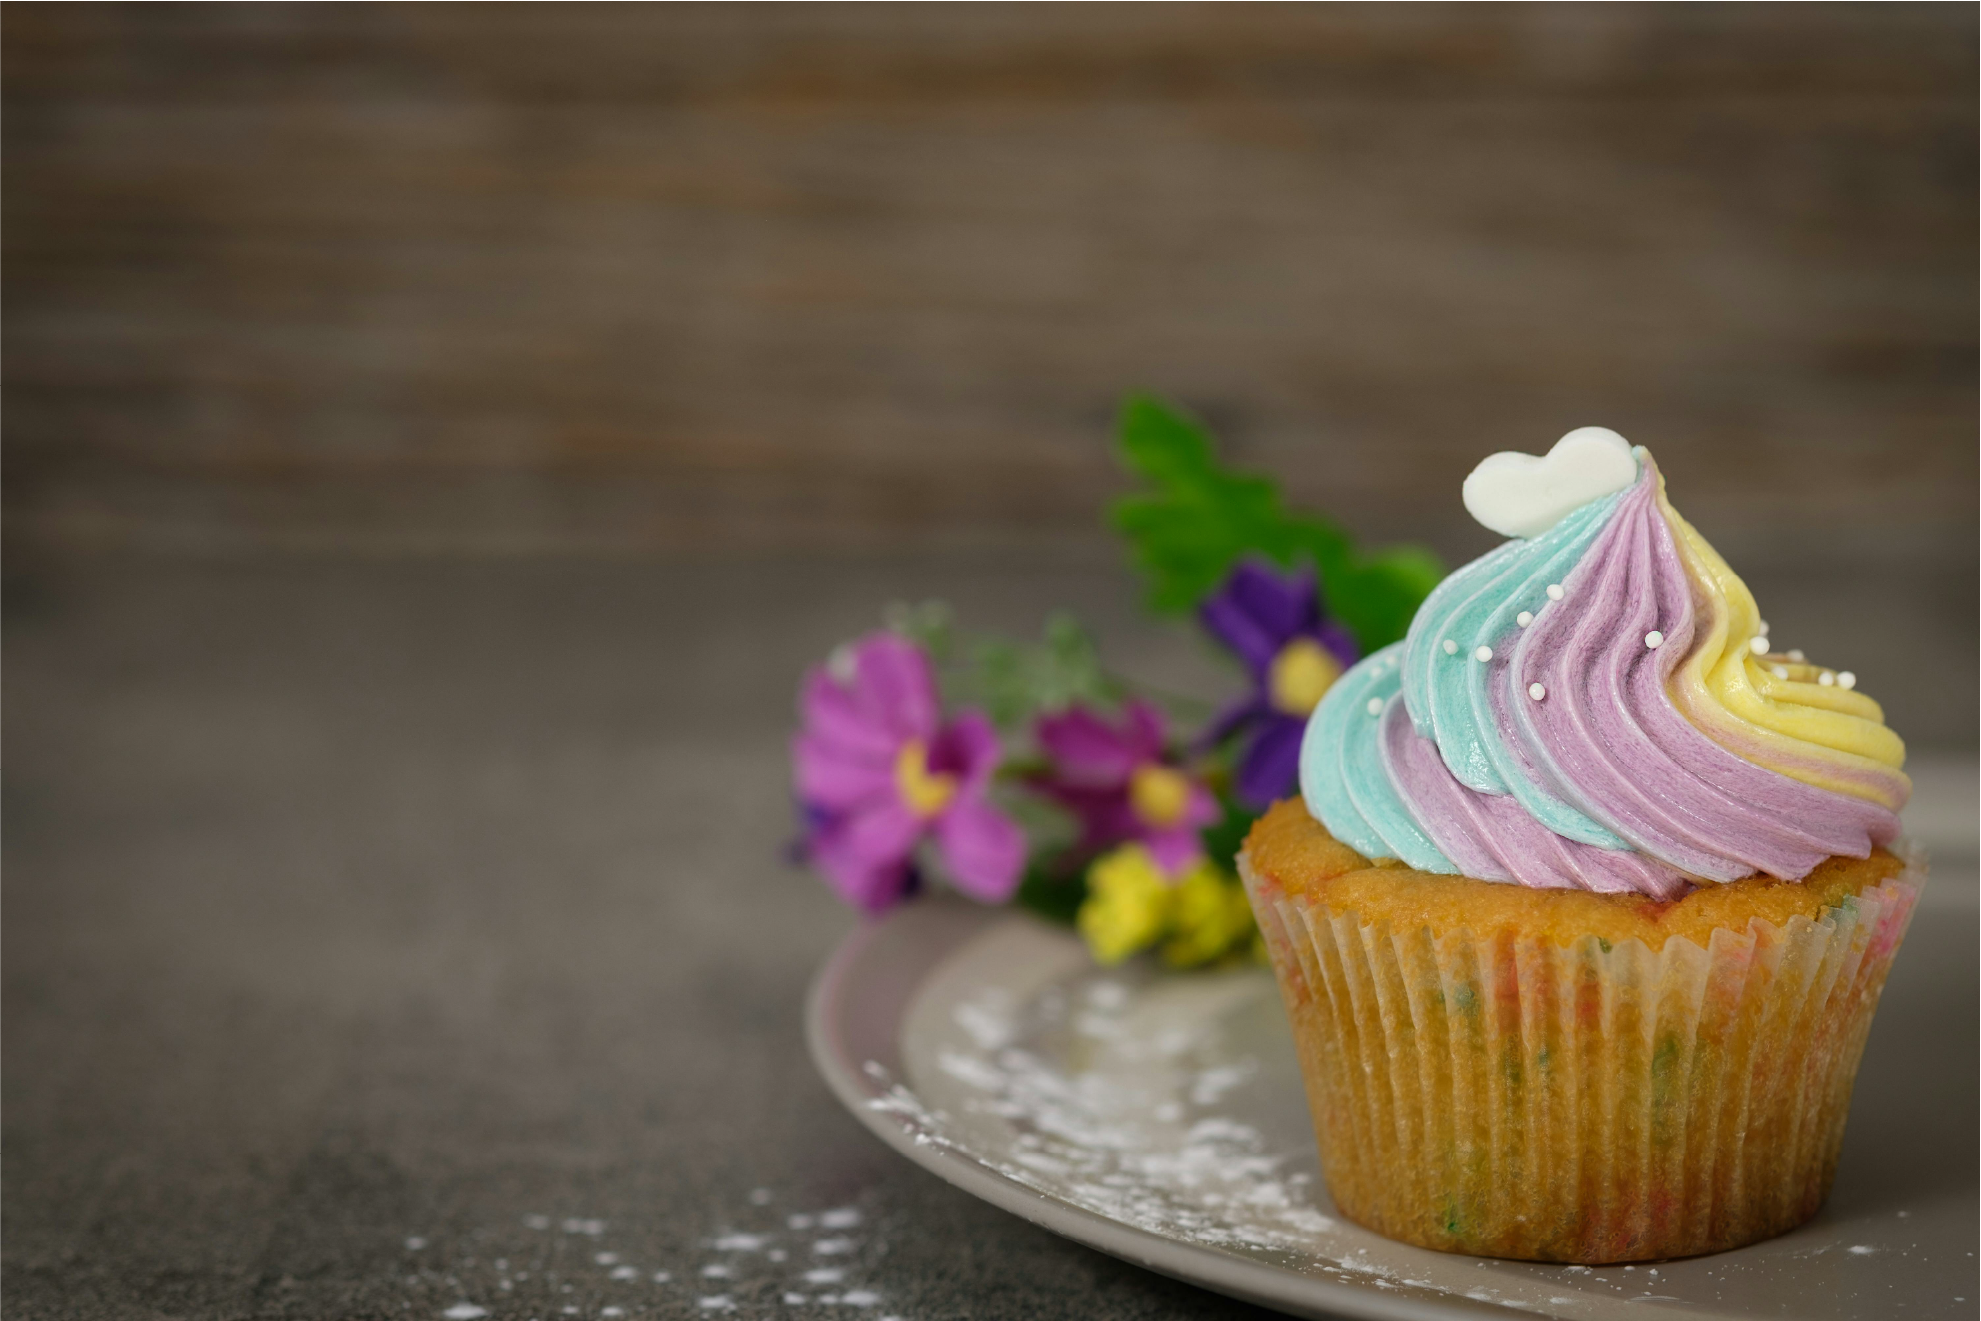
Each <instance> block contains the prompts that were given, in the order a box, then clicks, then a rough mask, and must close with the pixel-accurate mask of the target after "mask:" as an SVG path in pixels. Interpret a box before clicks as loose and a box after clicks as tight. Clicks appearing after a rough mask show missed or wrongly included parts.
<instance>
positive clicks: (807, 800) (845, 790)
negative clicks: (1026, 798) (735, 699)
mask: <svg viewBox="0 0 1981 1321" xmlns="http://www.w3.org/2000/svg"><path fill="white" fill-rule="evenodd" d="M800 707H801V711H802V715H803V720H804V725H803V728H802V730H801V731H800V732H799V734H798V735H797V736H796V737H795V738H794V739H793V740H792V743H791V759H792V764H793V769H794V772H795V775H796V780H797V789H798V798H799V800H800V803H801V805H802V808H803V812H804V816H805V819H806V823H807V829H808V834H807V836H806V838H805V840H804V842H803V845H802V849H803V853H804V856H805V857H806V858H807V859H808V860H809V861H810V862H812V863H813V864H815V865H816V866H817V867H818V868H819V869H820V870H821V871H823V872H824V873H825V875H826V877H827V879H829V880H830V881H831V882H832V885H833V888H834V889H836V890H838V891H839V893H840V894H841V895H843V896H844V897H845V898H846V899H848V900H850V901H852V902H853V903H856V904H858V905H860V906H861V907H862V908H865V909H867V910H868V911H870V912H877V911H879V910H880V909H883V908H886V907H887V906H888V905H890V904H893V903H896V902H898V901H899V900H900V899H902V898H904V897H905V896H906V895H907V894H908V892H909V891H910V890H911V889H912V888H913V885H914V882H915V869H914V866H913V858H914V853H915V849H916V846H917V845H918V844H920V843H921V841H922V840H923V838H924V837H928V836H933V837H934V840H935V847H936V853H937V856H938V857H939V859H940V860H941V862H942V864H943V868H944V871H945V872H946V873H947V875H948V876H949V878H950V879H951V880H952V881H954V882H955V884H956V887H957V888H958V889H960V890H962V891H963V892H964V893H966V894H968V895H970V896H972V897H973V898H977V899H981V900H983V901H985V902H987V903H1001V902H1003V901H1004V900H1006V899H1008V898H1010V897H1011V893H1012V891H1013V890H1015V889H1016V888H1017V886H1018V879H1019V877H1020V876H1021V875H1022V874H1023V872H1024V869H1025V836H1024V834H1023V832H1022V831H1020V830H1019V828H1018V826H1017V825H1016V824H1015V823H1014V822H1013V821H1012V820H1011V819H1010V818H1009V817H1007V816H1005V815H1004V813H1002V812H1000V811H999V810H998V809H997V808H996V807H994V806H992V805H991V803H990V801H989V798H988V796H987V794H988V790H989V788H990V782H991V776H992V774H993V773H994V772H995V771H996V769H997V763H998V745H997V734H996V731H995V730H993V729H992V727H991V723H990V721H989V720H988V719H987V718H986V717H985V716H984V715H983V714H982V713H981V712H977V711H962V712H958V713H957V715H956V717H955V718H954V719H952V720H950V721H949V722H948V723H946V724H945V723H944V722H943V720H942V710H941V702H940V699H939V698H938V696H937V694H936V685H935V676H934V673H933V672H932V671H931V669H930V666H929V660H928V657H927V656H926V655H925V654H923V652H922V650H921V649H920V648H919V647H916V646H915V645H914V644H913V643H910V642H908V641H906V640H904V639H902V638H900V637H897V636H895V635H893V634H891V633H877V634H874V635H872V636H870V637H867V638H865V639H862V640H861V641H860V642H858V643H857V644H854V645H853V646H852V647H850V648H848V649H846V650H844V651H842V652H840V653H837V654H836V655H835V657H834V660H833V662H832V663H831V664H830V665H828V666H825V667H822V668H819V669H815V670H813V671H812V672H811V673H810V674H808V675H806V676H805V686H804V692H803V697H802V700H801V703H800Z"/></svg>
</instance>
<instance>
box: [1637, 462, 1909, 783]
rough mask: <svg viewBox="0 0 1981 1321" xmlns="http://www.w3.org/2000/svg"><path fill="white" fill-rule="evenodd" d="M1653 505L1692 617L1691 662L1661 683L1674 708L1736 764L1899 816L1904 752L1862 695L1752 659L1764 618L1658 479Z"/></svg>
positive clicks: (1811, 669)
mask: <svg viewBox="0 0 1981 1321" xmlns="http://www.w3.org/2000/svg"><path fill="white" fill-rule="evenodd" d="M1658 503H1659V506H1660V508H1661V509H1662V511H1663V513H1664V516H1665V518H1666V519H1667V520H1668V521H1669V523H1670V525H1671V527H1672V528H1673V529H1674V530H1675V531H1676V532H1677V534H1678V536H1677V545H1678V551H1679V558H1680V560H1681V561H1682V562H1683V564H1684V567H1685V573H1686V576H1687V578H1688V579H1690V581H1691V583H1692V587H1693V604H1694V608H1695V609H1694V613H1695V617H1696V626H1695V632H1694V635H1693V642H1692V648H1691V651H1690V654H1688V655H1687V656H1686V658H1685V659H1684V661H1683V662H1682V663H1680V665H1679V666H1678V668H1677V669H1676V670H1674V671H1673V672H1672V675H1671V678H1670V680H1669V681H1668V691H1669V692H1670V694H1671V699H1672V703H1673V704H1674V705H1675V706H1677V707H1678V709H1679V711H1680V712H1681V713H1683V714H1684V716H1685V718H1686V719H1687V720H1688V721H1690V722H1691V723H1692V725H1693V726H1694V727H1695V728H1697V729H1698V730H1699V731H1700V732H1701V733H1702V734H1704V735H1706V737H1708V738H1710V739H1712V740H1713V741H1714V742H1715V743H1718V744H1719V745H1720V746H1721V747H1723V748H1726V749H1727V750H1728V751H1729V752H1732V753H1733V754H1734V755H1735V756H1738V757H1742V758H1745V759H1746V760H1748V761H1751V762H1755V763H1757V764H1759V765H1762V766H1766V767H1768V768H1769V769H1770V770H1773V771H1776V772H1778V773H1779V774H1782V775H1786V776H1789V777H1790V778H1792V779H1796V780H1800V781H1802V782H1803V783H1805V784H1811V785H1815V786H1816V787H1817V788H1820V789H1829V790H1833V791H1835V792H1837V793H1844V794H1850V795H1852V796H1854V797H1857V798H1863V799H1867V800H1869V801H1871V802H1874V803H1879V804H1882V805H1883V806H1885V807H1888V808H1890V809H1892V810H1893V811H1897V810H1898V809H1899V808H1900V807H1903V806H1904V805H1905V800H1906V799H1907V798H1908V797H1909V796H1910V795H1911V793H1912V781H1911V780H1909V779H1907V778H1906V776H1905V774H1904V772H1903V771H1901V770H1900V769H1899V768H1900V767H1902V766H1903V765H1904V764H1905V743H1904V742H1903V741H1902V740H1901V739H1900V738H1899V736H1898V735H1896V734H1894V733H1892V731H1891V730H1889V729H1887V728H1886V727H1885V723H1884V722H1885V715H1884V711H1883V710H1882V709H1881V708H1880V707H1879V706H1878V704H1877V703H1876V702H1874V701H1873V700H1871V698H1869V697H1867V696H1865V695H1864V694H1863V693H1860V692H1857V691H1855V690H1853V689H1847V688H1844V687H1841V686H1839V685H1837V684H1835V683H1832V684H1829V685H1824V684H1822V683H1821V682H1819V680H1820V676H1821V675H1822V674H1823V673H1825V671H1824V670H1823V669H1822V667H1820V666H1816V665H1810V664H1807V663H1803V662H1795V661H1789V660H1787V659H1786V658H1785V657H1779V656H1767V657H1762V656H1757V655H1755V653H1754V650H1753V646H1752V640H1753V639H1754V638H1757V637H1760V636H1761V614H1760V611H1759V609H1757V608H1756V606H1755V604H1754V595H1753V593H1751V592H1749V591H1748V590H1747V584H1746V583H1744V582H1742V581H1741V580H1740V577H1739V575H1738V574H1736V573H1734V571H1733V570H1732V569H1731V568H1729V567H1728V566H1727V562H1726V561H1725V560H1723V559H1721V558H1720V555H1719V552H1718V551H1716V550H1714V549H1713V548H1712V546H1711V545H1710V544H1708V542H1707V541H1706V539H1705V538H1704V537H1702V536H1700V535H1699V533H1698V531H1697V530H1696V529H1695V528H1693V526H1692V525H1691V524H1690V523H1687V522H1686V521H1685V519H1684V518H1683V517H1682V516H1681V515H1680V514H1679V512H1678V511H1677V510H1676V509H1674V508H1672V506H1671V502H1670V501H1669V500H1667V499H1666V498H1665V493H1664V481H1663V479H1662V478H1660V479H1659V483H1658ZM1777 666H1779V667H1781V668H1782V669H1783V670H1784V671H1786V673H1787V677H1786V678H1782V677H1778V676H1777V675H1776V674H1775V673H1774V668H1775V667H1777Z"/></svg>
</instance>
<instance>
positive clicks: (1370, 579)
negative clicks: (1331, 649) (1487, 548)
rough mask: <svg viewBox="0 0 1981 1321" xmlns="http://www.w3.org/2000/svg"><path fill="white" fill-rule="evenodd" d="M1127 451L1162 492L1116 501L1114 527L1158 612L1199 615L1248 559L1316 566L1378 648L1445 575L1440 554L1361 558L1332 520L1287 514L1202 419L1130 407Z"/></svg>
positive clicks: (1339, 614) (1333, 606)
mask: <svg viewBox="0 0 1981 1321" xmlns="http://www.w3.org/2000/svg"><path fill="white" fill-rule="evenodd" d="M1119 449H1120V453H1121V458H1122V461H1123V462H1124V463H1125V464H1126V465H1127V466H1128V467H1129V468H1130V469H1131V470H1132V471H1134V472H1136V473H1138V474H1139V475H1141V476H1142V477H1144V478H1146V479H1147V480H1148V481H1149V483H1150V484H1151V485H1152V486H1153V487H1154V488H1155V489H1154V490H1152V491H1142V492H1137V493H1135V494H1132V495H1127V496H1123V497H1122V498H1121V499H1119V500H1117V501H1116V502H1115V504H1114V506H1113V508H1112V509H1111V510H1110V511H1109V521H1110V522H1111V523H1112V524H1113V525H1114V527H1115V529H1116V530H1117V531H1119V532H1120V533H1121V534H1122V536H1123V537H1125V538H1126V539H1127V541H1128V544H1129V548H1130V553H1131V554H1132V555H1133V557H1134V559H1135V562H1136V564H1137V566H1138V567H1139V568H1140V569H1141V570H1142V573H1143V574H1144V575H1145V576H1146V577H1147V579H1148V583H1149V605H1150V608H1151V609H1154V610H1156V611H1159V612H1163V613H1180V612H1182V611H1186V610H1191V609H1194V608H1195V607H1196V605H1197V604H1198V603H1199V602H1201V601H1202V600H1203V599H1204V598H1205V597H1207V596H1209V595H1211V594H1212V593H1213V592H1215V591H1216V590H1217V589H1218V587H1219V586H1220V585H1221V584H1222V583H1223V582H1224V580H1225V577H1226V576H1227V575H1228V574H1229V573H1230V572H1231V568H1232V566H1233V565H1234V564H1236V563H1237V562H1238V561H1239V560H1241V559H1243V558H1244V557H1246V556H1248V555H1257V556H1262V557H1264V558H1265V559H1268V560H1271V561H1273V562H1274V563H1276V564H1279V565H1280V566H1281V567H1283V568H1289V569H1291V568H1297V567H1299V566H1301V565H1303V564H1311V565H1313V566H1314V568H1315V570H1316V571H1317V572H1318V573H1319V575H1320V579H1321V589H1322V594H1323V595H1324V596H1325V598H1326V601H1327V608H1328V611H1329V613H1331V614H1332V615H1334V616H1335V617H1336V618H1338V619H1340V620H1341V621H1342V622H1343V623H1344V624H1346V625H1347V626H1348V628H1349V629H1350V630H1351V631H1352V632H1353V633H1354V634H1355V636H1356V639H1357V641H1359V642H1360V643H1361V644H1362V647H1363V649H1364V650H1365V651H1373V650H1375V649H1376V648H1378V647H1383V646H1387V645H1388V644H1389V643H1391V642H1394V641H1396V640H1397V639H1398V638H1401V637H1402V636H1403V634H1404V632H1405V630H1406V629H1407V628H1408V627H1409V624H1410V618H1411V616H1412V615H1414V614H1415V613H1416V612H1417V606H1418V605H1419V604H1420V603H1421V602H1422V601H1423V599H1424V597H1425V596H1426V595H1427V594H1428V593H1429V592H1430V589H1431V587H1432V586H1433V585H1434V584H1436V582H1437V581H1438V579H1439V578H1441V577H1443V576H1444V568H1443V566H1442V565H1441V564H1440V563H1439V562H1438V559H1437V557H1436V556H1434V555H1432V554H1431V552H1429V551H1428V550H1424V549H1422V548H1419V547H1413V546H1399V547H1392V548H1390V549H1388V550H1384V551H1381V552H1378V553H1376V554H1374V555H1369V556H1363V555H1358V554H1357V553H1356V551H1355V549H1354V545H1353V543H1352V542H1351V540H1350V538H1349V536H1348V534H1347V533H1346V532H1344V531H1343V530H1342V529H1341V528H1339V527H1337V526H1336V525H1335V524H1333V523H1332V522H1330V521H1328V520H1327V519H1325V518H1322V517H1320V516H1318V515H1314V514H1295V513H1291V512H1289V511H1288V510H1287V509H1286V508H1285V507H1284V506H1283V504H1282V502H1281V499H1280V494H1279V487H1278V486H1277V485H1276V484H1275V483H1274V482H1273V481H1272V480H1271V479H1270V478H1266V477H1260V476H1256V475H1254V474H1251V473H1243V472H1238V471H1235V470H1232V469H1229V468H1226V467H1224V466H1223V465H1222V464H1221V463H1219V462H1218V459H1217V454H1216V451H1215V448H1214V446H1213V445H1212V442H1211V437H1210V433H1209V432H1207V431H1206V430H1205V429H1204V427H1203V425H1202V424H1201V423H1199V422H1198V421H1197V420H1196V419H1194V418H1192V417H1190V416H1188V415H1187V414H1185V413H1182V412H1180V411H1178V410H1177V409H1175V408H1172V407H1170V406H1169V405H1167V404H1164V403H1162V402H1161V401H1160V400H1157V399H1154V398H1151V397H1150V396H1147V395H1131V396H1129V398H1128V399H1127V400H1126V401H1125V402H1124V403H1123V405H1122V409H1121V419H1120V427H1119Z"/></svg>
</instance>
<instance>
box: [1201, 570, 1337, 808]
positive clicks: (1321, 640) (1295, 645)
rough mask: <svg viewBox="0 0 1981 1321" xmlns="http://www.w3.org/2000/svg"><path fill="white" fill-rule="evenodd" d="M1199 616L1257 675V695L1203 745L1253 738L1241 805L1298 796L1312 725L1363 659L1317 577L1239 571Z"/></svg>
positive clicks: (1230, 713) (1239, 778) (1240, 779)
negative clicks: (1303, 743)
mask: <svg viewBox="0 0 1981 1321" xmlns="http://www.w3.org/2000/svg"><path fill="white" fill-rule="evenodd" d="M1197 612H1198V618H1199V619H1201V620H1202V621H1203V625H1204V627H1205V628H1206V629H1208V630H1210V632H1211V633H1212V634H1213V635H1214V636H1216V637H1217V639H1218V640H1219V641H1221V642H1223V643H1224V645H1225V646H1227V647H1229V648H1231V650H1232V651H1233V652H1235V653H1236V654H1237V656H1238V659H1239V660H1241V661H1243V662H1244V663H1245V668H1246V669H1247V670H1249V671H1250V672H1251V675H1252V691H1251V692H1250V693H1249V694H1247V695H1246V696H1245V697H1243V698H1241V699H1240V700H1239V701H1238V702H1237V703H1235V704H1234V705H1232V706H1231V707H1229V708H1228V709H1226V710H1225V712H1224V713H1223V714H1222V715H1220V716H1219V717H1218V718H1217V720H1216V721H1214V722H1213V723H1212V725H1211V727H1210V729H1209V730H1208V731H1206V732H1205V735H1204V739H1203V742H1204V744H1205V746H1209V745H1212V744H1215V743H1218V742H1221V741H1222V740H1224V739H1225V738H1227V737H1229V736H1230V735H1232V734H1235V733H1241V732H1242V733H1244V734H1246V735H1247V736H1248V738H1249V740H1250V741H1249V742H1248V743H1247V744H1246V747H1245V751H1244V752H1243V753H1242V754H1241V755H1240V757H1239V762H1238V773H1237V775H1236V776H1235V777H1233V778H1234V788H1235V789H1236V791H1237V795H1238V798H1239V801H1241V802H1243V803H1245V804H1246V805H1247V806H1248V807H1253V808H1257V809H1258V810H1260V811H1264V810H1265V809H1266V808H1268V807H1271V806H1272V805H1273V803H1275V802H1276V801H1278V800H1279V799H1281V798H1284V797H1285V796H1286V795H1288V794H1290V793H1292V792H1293V790H1294V787H1295V785H1296V784H1297V782H1298V780H1299V777H1300V739H1301V736H1302V735H1303V734H1304V733H1305V732H1306V729H1307V717H1308V716H1309V715H1311V714H1312V713H1313V710H1314V708H1315V707H1316V706H1318V705H1319V704H1320V700H1321V695H1322V694H1323V693H1325V692H1327V690H1328V688H1329V686H1330V685H1332V684H1333V683H1334V681H1335V680H1336V679H1338V678H1340V677H1341V673H1342V671H1343V670H1346V669H1347V668H1348V667H1349V666H1351V665H1353V664H1354V663H1355V662H1356V660H1357V659H1358V658H1359V657H1360V655H1361V651H1360V649H1359V648H1358V647H1357V646H1356V645H1355V638H1354V636H1353V635H1352V634H1350V633H1349V631H1348V630H1347V629H1345V628H1343V627H1342V626H1341V625H1340V624H1338V623H1336V622H1335V621H1334V620H1332V619H1329V618H1328V617H1327V614H1326V612H1325V611H1324V610H1323V609H1322V606H1321V593H1320V587H1319V585H1318V584H1317V583H1316V582H1315V581H1314V572H1313V570H1311V569H1305V570H1301V571H1299V572H1296V573H1281V572H1280V571H1278V570H1277V569H1274V568H1272V567H1271V566H1270V565H1266V564H1257V563H1240V564H1239V565H1238V566H1237V567H1236V568H1234V569H1233V570H1232V571H1231V576H1230V577H1229V578H1227V579H1225V582H1224V586H1222V587H1220V588H1219V589H1218V590H1217V594H1216V595H1214V596H1212V597H1210V598H1209V599H1208V600H1206V601H1205V602H1204V603H1203V604H1202V605H1201V606H1199V607H1198V608H1197Z"/></svg>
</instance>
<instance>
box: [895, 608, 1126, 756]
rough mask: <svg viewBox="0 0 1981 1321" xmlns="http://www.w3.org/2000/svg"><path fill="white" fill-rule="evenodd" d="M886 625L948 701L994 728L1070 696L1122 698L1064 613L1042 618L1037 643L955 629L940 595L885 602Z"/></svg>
mask: <svg viewBox="0 0 1981 1321" xmlns="http://www.w3.org/2000/svg"><path fill="white" fill-rule="evenodd" d="M887 626H888V627H889V628H890V629H892V630H893V631H895V632H896V633H899V634H901V635H902V636H903V637H905V638H907V639H908V640H909V641H911V642H915V643H917V644H919V645H920V646H921V647H922V648H923V649H925V650H926V651H927V652H928V654H929V658H930V659H931V660H933V661H934V662H935V663H936V665H937V666H938V667H940V669H941V671H942V690H943V694H944V696H945V697H947V698H948V700H949V701H950V702H952V703H954V704H958V705H966V706H979V707H982V708H983V709H984V711H985V712H986V713H988V714H989V716H990V718H991V720H992V721H993V722H994V723H996V724H997V726H998V727H999V728H1000V729H1007V730H1008V729H1016V728H1019V727H1021V726H1023V725H1024V724H1026V723H1027V722H1029V721H1030V720H1031V719H1032V717H1033V716H1035V715H1038V714H1039V713H1040V712H1045V711H1062V710H1065V709H1066V708H1067V707H1069V706H1071V705H1073V704H1074V703H1075V702H1084V703H1088V704H1090V705H1100V706H1107V705H1112V704H1113V703H1116V702H1118V701H1120V700H1121V697H1122V690H1121V685H1120V684H1119V683H1118V682H1117V681H1116V680H1114V679H1113V678H1111V677H1110V676H1109V675H1108V673H1107V672H1106V671H1105V670H1104V669H1103V668H1102V667H1101V658H1100V652H1099V651H1098V650H1097V649H1096V648H1095V647H1094V640H1093V639H1092V638H1091V637H1089V636H1088V635H1087V631H1086V630H1085V629H1083V628H1081V627H1080V623H1079V621H1078V620H1076V619H1074V618H1073V616H1071V615H1069V614H1065V613H1060V614H1055V615H1053V616H1052V617H1051V618H1050V619H1048V620H1046V626H1045V632H1044V635H1043V636H1042V637H1041V639H1040V640H1039V641H1038V642H1013V641H1011V640H1009V639H1007V638H998V637H978V638H970V637H968V636H967V635H964V634H960V633H959V632H958V630H957V628H956V623H955V612H954V611H952V610H951V609H950V608H949V606H948V605H947V604H946V603H945V602H942V601H923V602H920V603H918V604H915V605H905V604H902V603H899V602H897V603H896V604H894V605H891V606H889V607H888V609H887Z"/></svg>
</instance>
